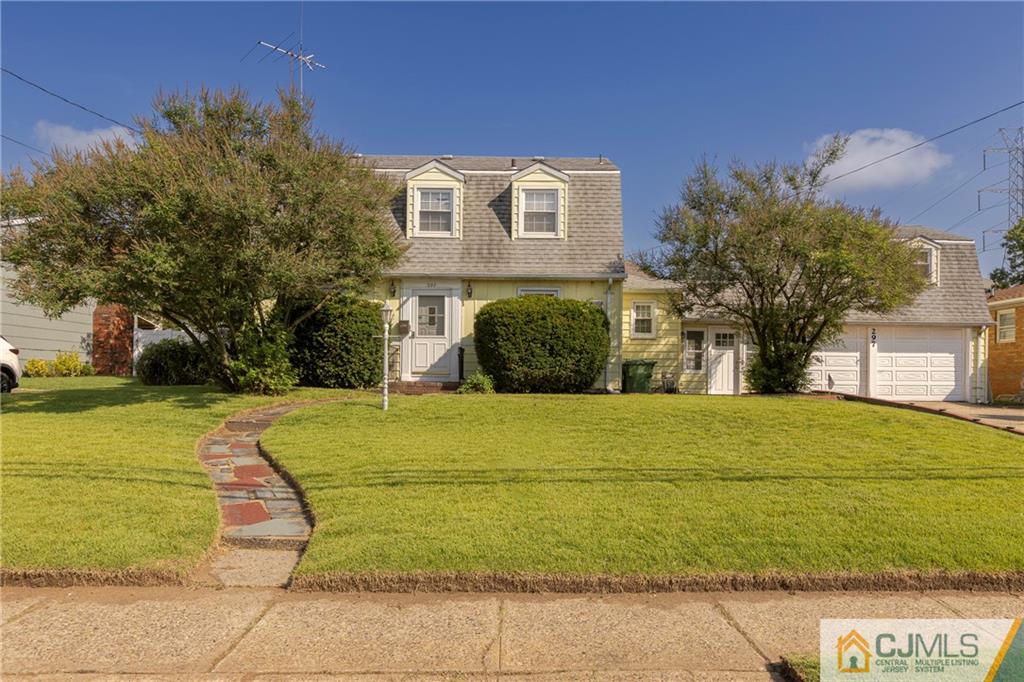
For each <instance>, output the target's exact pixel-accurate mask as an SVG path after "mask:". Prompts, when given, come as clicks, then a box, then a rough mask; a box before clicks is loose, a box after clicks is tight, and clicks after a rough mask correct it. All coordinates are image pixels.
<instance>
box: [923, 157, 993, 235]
mask: <svg viewBox="0 0 1024 682" xmlns="http://www.w3.org/2000/svg"><path fill="white" fill-rule="evenodd" d="M1008 163H1009V161H1002V162H1000V163H997V164H995V165H992V166H989V167H988V168H982V169H981V170H980V171H978V172H977V173H975V174H974V175H972V176H971V177H969V178H968V179H967V180H965V181H964V182H963V183H961V184H959V185H957V186H956V187H954V188H953V189H952V190H950V191H949V193H948V194H946V195H944V196H943V197H942V198H941V199H939V200H938V201H936V202H934V203H932V204H930V205H929V206H928V208H926V209H924V210H923V211H921V212H920V213H918V214H917V215H915V216H914V217H913V218H911V219H910V220H908V221H907V222H908V223H912V222H914V221H915V220H917V219H918V218H920V217H921V216H923V215H924V214H925V213H927V212H928V211H930V210H932V209H933V208H935V207H936V206H938V205H939V204H941V203H942V202H943V201H945V200H946V199H948V198H950V197H951V196H953V195H954V194H956V193H957V192H959V191H960V190H962V189H963V188H964V187H966V186H967V185H969V184H970V183H972V182H973V181H974V180H975V179H976V178H977V177H978V176H979V175H981V174H982V173H984V172H985V171H987V170H991V169H993V168H998V167H999V166H1005V165H1006V164H1008Z"/></svg>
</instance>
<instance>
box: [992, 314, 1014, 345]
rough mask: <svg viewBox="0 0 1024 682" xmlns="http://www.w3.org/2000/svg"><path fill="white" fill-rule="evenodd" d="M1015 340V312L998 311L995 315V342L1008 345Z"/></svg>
mask: <svg viewBox="0 0 1024 682" xmlns="http://www.w3.org/2000/svg"><path fill="white" fill-rule="evenodd" d="M1016 340H1017V311H1016V310H1000V311H999V312H998V313H996V342H997V343H1010V342H1011V341H1016Z"/></svg>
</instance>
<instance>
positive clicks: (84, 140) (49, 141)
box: [32, 121, 135, 151]
mask: <svg viewBox="0 0 1024 682" xmlns="http://www.w3.org/2000/svg"><path fill="white" fill-rule="evenodd" d="M32 132H33V134H34V135H35V138H36V140H37V141H38V142H39V144H40V145H42V147H43V149H50V148H51V147H57V148H59V149H62V150H64V149H66V150H68V151H76V150H82V151H84V150H86V149H88V148H90V147H93V146H95V145H96V144H98V143H100V142H102V141H103V140H113V139H115V138H120V139H122V140H124V141H125V142H126V143H127V144H128V145H134V143H135V141H134V140H133V139H132V134H131V131H130V130H128V129H127V128H124V127H122V126H110V127H109V128H93V129H92V130H79V129H78V128H74V127H72V126H68V125H61V124H59V123H50V122H49V121H37V122H36V124H35V126H33V128H32Z"/></svg>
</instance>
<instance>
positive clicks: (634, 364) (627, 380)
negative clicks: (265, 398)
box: [622, 360, 657, 393]
mask: <svg viewBox="0 0 1024 682" xmlns="http://www.w3.org/2000/svg"><path fill="white" fill-rule="evenodd" d="M655 364H657V363H655V361H654V360H626V361H625V362H623V363H622V392H623V393H650V392H651V377H653V376H654V365H655Z"/></svg>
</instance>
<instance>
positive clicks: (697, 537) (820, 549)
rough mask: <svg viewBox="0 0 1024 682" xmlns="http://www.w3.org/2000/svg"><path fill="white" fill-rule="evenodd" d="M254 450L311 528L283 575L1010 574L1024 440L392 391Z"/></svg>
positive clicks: (809, 405) (717, 407) (1023, 529)
mask: <svg viewBox="0 0 1024 682" xmlns="http://www.w3.org/2000/svg"><path fill="white" fill-rule="evenodd" d="M263 442H264V444H265V445H266V447H267V448H268V449H269V451H270V452H271V453H272V455H273V456H274V457H275V458H277V459H278V460H279V461H280V462H281V463H282V464H283V465H284V466H285V467H286V468H287V469H288V470H289V471H290V472H291V473H292V475H293V476H294V477H295V478H296V479H297V480H298V481H299V482H300V483H301V485H302V487H303V488H304V490H305V492H306V494H307V495H308V498H309V500H310V502H311V504H312V506H313V509H314V512H315V514H316V517H317V527H316V529H315V532H314V536H313V539H312V541H311V543H310V546H309V548H308V551H307V553H306V555H305V557H304V558H303V560H302V563H301V564H300V566H299V568H298V573H297V575H299V576H306V577H309V576H314V577H315V576H317V575H324V574H330V573H340V574H353V573H355V574H363V573H378V574H379V573H405V572H417V571H427V572H460V573H465V572H470V573H473V572H484V573H493V572H497V573H514V572H525V573H530V574H537V573H539V574H603V575H612V576H621V575H625V574H645V575H658V576H664V575H683V576H694V575H703V574H720V573H736V572H739V573H748V574H751V573H752V574H770V573H773V572H815V573H825V572H857V573H876V572H881V571H898V570H902V569H909V570H925V571H929V570H933V569H945V570H951V571H960V570H965V571H966V570H971V571H984V572H989V571H993V572H994V571H1022V570H1024V502H1022V500H1024V441H1022V440H1021V439H1020V438H1019V437H1018V436H1012V435H1009V434H1004V433H1000V432H998V431H995V430H993V429H988V428H984V427H979V426H975V425H972V424H966V423H963V422H958V421H954V420H952V419H946V418H942V417H936V416H931V415H924V414H918V413H913V412H908V411H902V410H896V409H891V408H881V407H876V406H872V405H866V404H860V403H852V402H842V401H826V400H815V399H804V398H754V397H746V398H728V397H726V398H719V397H698V396H693V397H686V396H579V397H567V396H424V397H415V398H414V397H401V396H400V397H397V398H395V399H394V400H393V403H392V409H391V411H389V412H388V413H386V414H385V413H382V412H381V411H380V410H379V409H378V408H377V404H376V402H371V401H369V400H364V401H353V402H345V403H336V404H328V405H321V406H315V407H311V408H307V409H303V410H299V411H297V412H294V413H292V414H290V415H287V416H286V417H284V418H283V419H281V420H280V421H279V422H278V423H277V424H275V425H274V426H273V427H271V428H270V430H269V431H267V432H266V434H265V435H264V439H263Z"/></svg>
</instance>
